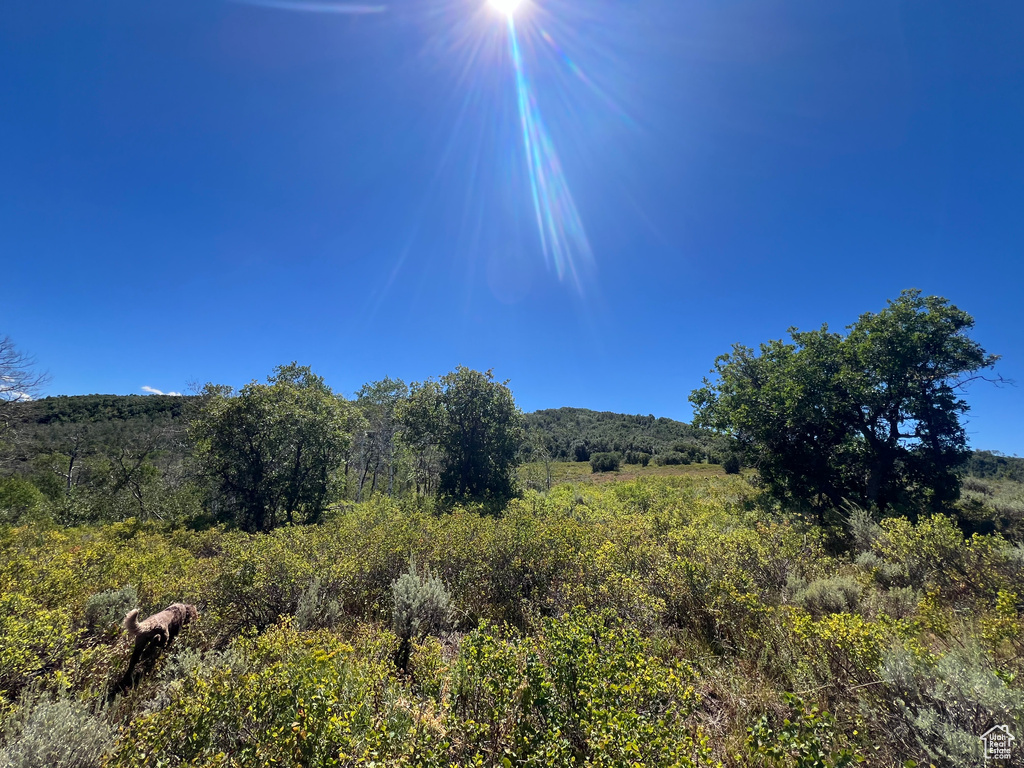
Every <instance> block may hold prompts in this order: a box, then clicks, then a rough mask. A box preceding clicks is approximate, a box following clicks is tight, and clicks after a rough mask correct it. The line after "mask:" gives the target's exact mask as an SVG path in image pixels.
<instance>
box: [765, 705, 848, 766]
mask: <svg viewBox="0 0 1024 768" xmlns="http://www.w3.org/2000/svg"><path fill="white" fill-rule="evenodd" d="M783 698H784V699H785V702H786V704H787V706H788V707H789V711H790V714H789V717H787V718H786V719H784V720H783V721H782V722H781V723H772V722H771V720H770V719H769V717H768V716H767V715H762V716H761V718H760V719H759V720H758V721H757V722H756V723H755V724H754V725H753V726H752V727H751V728H750V729H749V734H750V735H749V737H748V739H747V745H748V747H749V749H750V751H751V753H752V754H753V756H754V757H755V759H757V760H758V762H759V763H760V764H761V765H765V764H767V765H771V766H775V767H776V768H790V767H792V768H846V767H847V766H850V765H854V764H856V763H861V762H864V758H863V757H861V756H859V755H857V754H856V753H855V752H854V751H853V750H852V749H850V748H849V747H847V746H837V743H841V742H842V741H843V735H842V733H841V731H840V730H839V728H838V724H837V723H836V719H835V718H834V717H833V716H832V715H831V714H830V713H828V712H822V711H819V710H818V708H817V707H815V706H810V707H808V706H807V705H806V704H805V703H804V702H803V700H802V699H801V698H800V697H799V696H795V695H793V694H790V693H786V694H783Z"/></svg>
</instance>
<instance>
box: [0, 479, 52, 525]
mask: <svg viewBox="0 0 1024 768" xmlns="http://www.w3.org/2000/svg"><path fill="white" fill-rule="evenodd" d="M44 501H45V498H44V496H43V494H42V493H41V492H40V491H39V489H38V488H36V487H35V486H34V485H32V483H30V482H28V481H27V480H23V479H21V478H19V477H4V478H0V524H8V525H17V524H18V523H20V522H22V521H28V520H32V519H34V518H36V517H37V516H38V514H39V512H40V510H41V508H42V506H43V504H44Z"/></svg>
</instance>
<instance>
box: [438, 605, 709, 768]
mask: <svg viewBox="0 0 1024 768" xmlns="http://www.w3.org/2000/svg"><path fill="white" fill-rule="evenodd" d="M690 676H691V673H690V671H689V670H688V669H687V668H686V667H685V666H683V665H680V664H674V663H670V662H665V661H663V660H661V659H659V658H657V657H656V656H653V655H651V654H650V649H649V647H647V645H646V644H645V642H644V641H643V640H642V638H641V637H640V635H639V633H637V632H636V631H635V630H629V629H623V628H621V627H618V626H616V624H615V622H614V621H611V620H610V619H609V617H608V616H606V615H604V616H594V615H590V614H587V613H585V612H583V611H581V610H577V611H574V612H572V613H571V614H570V615H569V616H566V617H565V618H564V619H561V620H558V621H555V620H550V621H547V622H545V624H544V627H543V629H542V630H541V633H540V634H539V636H538V637H536V638H527V637H522V636H520V635H518V634H515V633H512V634H511V635H508V636H505V637H502V636H501V633H496V632H495V630H494V628H492V627H490V626H487V625H484V626H482V627H481V628H479V629H478V630H476V631H474V632H473V633H471V634H470V635H469V636H468V637H467V638H466V639H465V641H464V642H463V645H462V649H461V651H460V655H459V659H458V661H457V663H456V668H455V688H454V697H455V701H454V709H455V714H456V715H458V717H459V719H458V720H457V721H456V722H455V723H453V725H454V726H455V727H456V728H457V729H458V730H457V731H456V732H455V733H454V734H452V735H453V736H454V738H453V742H454V743H455V744H462V745H464V746H462V748H461V750H460V751H461V754H460V755H459V757H460V758H461V760H460V761H459V762H460V763H462V764H481V763H482V764H486V765H492V764H498V765H500V764H510V765H511V764H514V765H527V766H533V765H536V766H541V765H544V766H566V767H568V766H574V765H589V766H619V765H633V766H655V765H657V766H695V765H706V764H708V763H710V762H711V759H710V758H711V755H710V750H709V749H708V746H707V742H706V738H705V737H704V735H703V734H702V733H701V731H700V729H699V728H698V727H697V726H696V724H695V723H694V722H693V721H692V720H691V717H692V715H693V713H694V712H695V710H696V708H697V705H698V704H699V698H698V696H697V695H696V693H695V691H694V689H693V687H692V685H690V684H689V683H688V678H689V677H690ZM499 757H504V759H505V760H507V763H499V762H498V761H497V759H496V758H499Z"/></svg>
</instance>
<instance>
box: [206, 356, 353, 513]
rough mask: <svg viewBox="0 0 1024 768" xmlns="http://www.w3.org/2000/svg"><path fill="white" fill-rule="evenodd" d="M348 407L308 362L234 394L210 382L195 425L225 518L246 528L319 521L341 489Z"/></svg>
mask: <svg viewBox="0 0 1024 768" xmlns="http://www.w3.org/2000/svg"><path fill="white" fill-rule="evenodd" d="M349 415H350V408H349V406H348V405H347V403H345V401H344V400H343V399H341V398H340V397H338V396H336V395H335V394H334V393H333V392H332V391H331V389H330V388H329V387H328V386H327V385H326V384H325V383H324V380H323V379H322V378H321V377H319V376H317V375H315V374H314V373H313V372H312V371H311V370H310V369H309V368H308V367H305V366H299V365H297V364H295V363H292V364H291V365H283V366H278V367H277V368H276V369H275V370H274V375H272V376H271V377H269V378H268V379H267V383H266V384H259V383H257V382H255V381H254V382H252V383H250V384H247V385H246V386H244V387H243V388H242V390H241V392H239V393H238V395H237V396H234V397H229V396H226V393H225V392H224V391H222V388H218V387H215V386H212V385H208V386H207V388H206V390H205V394H204V398H203V404H202V409H201V412H200V415H199V416H198V417H197V418H196V419H195V420H194V421H193V422H192V424H191V425H190V432H191V436H192V439H193V441H194V442H195V446H196V453H197V456H198V459H199V461H200V463H201V465H202V466H203V467H204V470H205V472H206V474H207V476H208V477H209V479H210V482H211V491H212V492H213V494H214V496H213V501H212V503H213V506H214V508H215V509H216V510H217V511H218V512H219V514H220V516H221V517H223V518H224V519H226V520H230V521H232V522H234V523H235V524H236V525H238V526H239V527H240V528H243V529H245V530H249V531H267V530H270V529H271V528H274V527H275V526H277V525H281V524H291V523H314V522H317V521H318V520H319V519H320V518H321V517H322V515H323V513H324V511H325V510H326V508H327V505H328V504H330V503H331V502H332V501H333V500H334V499H336V498H337V497H338V495H339V493H340V492H341V490H342V480H343V475H339V473H338V470H339V468H340V467H341V465H342V463H343V461H344V458H345V455H346V452H347V450H348V448H349V440H350V432H349Z"/></svg>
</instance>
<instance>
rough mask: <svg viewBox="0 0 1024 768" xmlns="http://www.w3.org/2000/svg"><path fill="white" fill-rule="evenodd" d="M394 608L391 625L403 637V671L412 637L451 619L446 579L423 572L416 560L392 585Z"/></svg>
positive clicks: (400, 655) (400, 653) (399, 659)
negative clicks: (419, 569)
mask: <svg viewBox="0 0 1024 768" xmlns="http://www.w3.org/2000/svg"><path fill="white" fill-rule="evenodd" d="M391 594H392V597H393V600H394V611H393V614H392V618H391V625H392V628H393V629H394V631H395V634H396V635H398V639H399V640H400V641H401V645H400V647H399V649H398V655H397V657H396V662H397V664H398V666H399V668H400V669H401V670H402V671H403V672H404V671H406V670H407V669H408V666H409V654H410V652H411V650H412V641H413V640H419V639H421V638H423V637H425V636H426V635H427V634H429V633H430V632H436V631H437V630H440V629H443V628H444V627H446V626H447V625H448V623H449V622H450V621H451V619H452V613H453V608H452V598H451V595H450V594H448V590H447V589H445V586H444V583H443V582H442V581H441V579H439V578H438V577H437V576H434V575H432V574H431V573H430V569H427V570H426V571H425V573H424V574H423V575H420V573H419V571H417V569H416V563H415V562H413V561H411V560H410V562H409V570H408V572H406V573H403V574H402V575H401V576H399V577H398V578H397V579H395V582H394V583H393V584H392V585H391Z"/></svg>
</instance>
